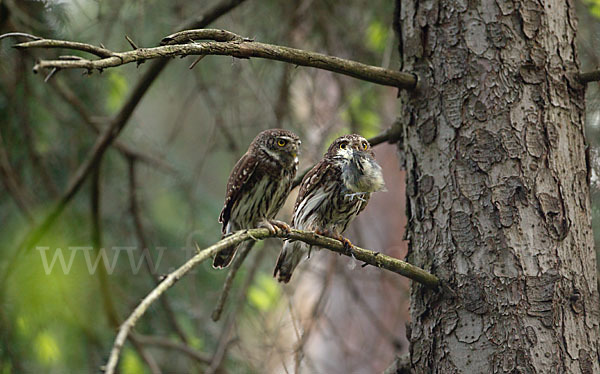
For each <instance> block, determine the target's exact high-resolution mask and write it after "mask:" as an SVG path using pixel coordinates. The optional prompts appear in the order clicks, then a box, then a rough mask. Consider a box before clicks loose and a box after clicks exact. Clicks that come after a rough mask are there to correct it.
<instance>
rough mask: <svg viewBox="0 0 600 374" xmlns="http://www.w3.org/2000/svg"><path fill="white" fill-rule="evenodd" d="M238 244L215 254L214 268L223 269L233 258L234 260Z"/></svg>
mask: <svg viewBox="0 0 600 374" xmlns="http://www.w3.org/2000/svg"><path fill="white" fill-rule="evenodd" d="M237 247H238V244H236V245H232V246H230V247H227V248H225V249H223V250H221V251H220V252H219V253H217V254H216V255H215V258H214V259H213V264H212V266H213V268H215V269H222V268H226V267H227V266H229V264H230V263H231V260H233V256H235V251H236V250H237Z"/></svg>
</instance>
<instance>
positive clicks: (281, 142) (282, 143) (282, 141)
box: [277, 139, 287, 147]
mask: <svg viewBox="0 0 600 374" xmlns="http://www.w3.org/2000/svg"><path fill="white" fill-rule="evenodd" d="M286 144H287V142H286V141H285V140H284V139H279V140H277V145H278V146H280V147H283V146H284V145H286Z"/></svg>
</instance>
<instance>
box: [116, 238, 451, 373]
mask: <svg viewBox="0 0 600 374" xmlns="http://www.w3.org/2000/svg"><path fill="white" fill-rule="evenodd" d="M270 237H278V238H284V239H291V240H300V241H303V242H305V243H307V244H311V245H314V246H317V247H321V248H326V249H329V250H331V251H334V252H337V253H340V254H343V255H346V256H351V257H353V258H355V259H356V260H358V261H362V262H365V263H368V264H370V265H373V266H377V267H379V268H382V269H386V270H389V271H393V272H395V273H398V274H401V275H404V276H406V277H408V278H410V279H412V280H414V281H417V282H419V283H422V284H423V285H425V286H427V287H431V288H437V287H438V286H439V284H440V281H439V279H438V278H437V277H436V276H435V275H432V274H430V273H428V272H426V271H425V270H423V269H420V268H418V267H416V266H414V265H411V264H409V263H407V262H404V261H401V260H398V259H395V258H392V257H389V256H386V255H383V254H380V253H379V252H374V251H371V250H368V249H363V248H359V247H356V246H353V247H352V248H351V250H350V251H347V250H346V249H345V248H344V245H343V244H342V242H341V241H339V240H336V239H331V238H328V237H325V236H321V235H317V234H315V233H313V232H310V231H301V230H296V229H291V230H290V231H289V232H283V231H277V232H276V233H275V234H272V233H270V232H269V230H268V229H262V228H261V229H250V230H243V231H238V232H236V233H234V234H233V235H231V236H228V237H226V238H224V239H222V240H220V241H219V242H217V243H216V244H213V245H211V246H210V247H208V248H206V249H204V250H199V252H198V254H196V255H195V256H194V257H192V258H191V259H190V260H188V261H187V262H186V263H185V264H183V265H181V266H180V267H179V268H178V269H176V270H175V271H173V272H172V273H170V274H169V275H168V276H167V277H166V278H165V279H164V280H163V281H162V282H161V283H160V284H159V285H158V286H156V287H155V288H154V289H153V290H152V291H151V292H150V293H149V294H148V295H147V296H146V297H145V298H144V299H143V300H142V301H141V302H140V304H139V305H138V306H137V307H136V308H135V309H134V310H133V312H132V313H131V314H130V316H129V317H128V318H127V319H126V320H125V321H124V322H123V324H122V325H121V327H120V328H119V333H118V334H117V337H116V339H115V342H114V344H113V348H112V350H111V352H110V356H109V359H108V363H107V365H106V374H113V373H114V370H115V368H116V365H117V362H118V360H119V355H120V353H121V349H122V348H123V344H124V343H125V340H126V339H127V336H128V335H129V332H130V331H131V329H132V328H133V327H134V326H135V324H136V323H137V321H138V320H139V319H140V318H141V317H142V316H143V315H144V313H146V311H147V310H148V308H149V307H150V305H152V304H153V303H154V302H155V301H156V300H157V299H158V298H159V297H160V296H161V295H162V294H163V293H164V292H165V291H166V290H167V289H169V288H170V287H171V286H173V285H174V284H175V282H177V281H178V280H179V279H181V277H183V276H184V275H185V274H187V273H188V272H189V271H190V270H192V269H193V268H194V267H195V266H196V265H198V264H200V263H202V262H203V261H205V260H207V259H208V258H210V257H211V256H213V255H215V254H216V253H218V252H219V251H221V250H223V249H224V248H227V247H230V246H232V245H236V244H239V243H241V242H243V241H245V240H248V239H256V240H262V239H266V238H270Z"/></svg>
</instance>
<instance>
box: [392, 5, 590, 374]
mask: <svg viewBox="0 0 600 374" xmlns="http://www.w3.org/2000/svg"><path fill="white" fill-rule="evenodd" d="M397 13H398V15H397V16H398V17H399V21H400V27H399V30H400V31H401V44H400V45H401V49H402V52H403V56H404V68H405V70H406V71H414V72H416V73H417V74H418V75H419V77H420V78H421V80H420V82H419V87H418V90H417V91H416V92H410V93H404V94H403V95H402V99H403V103H404V109H403V113H404V116H405V118H406V121H407V126H406V127H405V133H404V141H403V152H404V154H405V157H406V169H407V175H408V178H407V195H408V202H407V215H408V219H409V224H408V227H407V236H408V239H409V240H410V245H409V247H410V256H409V260H410V262H412V263H413V264H415V265H417V266H420V267H423V268H424V269H426V270H429V271H430V272H432V273H433V274H435V275H437V276H438V277H439V278H440V279H441V280H442V281H443V282H446V283H447V284H448V286H449V287H450V288H451V289H452V290H453V291H454V293H452V292H448V291H446V292H434V291H431V290H427V289H425V288H424V287H422V286H420V285H419V284H416V283H415V284H413V287H412V294H411V317H412V321H411V328H412V331H411V332H410V334H409V339H410V341H411V348H410V353H411V364H412V368H413V370H414V372H416V373H487V372H490V373H509V372H510V373H513V372H518V373H586V374H591V373H600V366H599V365H598V335H599V333H598V290H597V284H596V260H595V253H594V245H593V237H592V232H591V225H590V200H589V185H588V169H587V165H586V146H585V141H584V133H583V126H584V87H583V86H581V85H580V84H579V83H578V82H577V80H576V79H574V76H575V75H574V74H575V73H576V72H577V71H578V62H577V51H576V46H575V32H576V27H577V23H576V18H575V14H574V4H573V2H572V1H566V2H565V1H563V0H550V1H535V0H533V1H532V0H521V1H510V0H496V1H492V0H485V1H482V0H472V1H466V0H454V1H442V0H428V1H423V0H421V1H418V0H408V1H402V0H401V10H400V11H399V12H397ZM396 21H398V20H396Z"/></svg>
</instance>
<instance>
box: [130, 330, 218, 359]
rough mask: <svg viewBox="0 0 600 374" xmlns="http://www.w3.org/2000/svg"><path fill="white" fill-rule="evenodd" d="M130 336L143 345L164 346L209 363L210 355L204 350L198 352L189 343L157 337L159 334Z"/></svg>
mask: <svg viewBox="0 0 600 374" xmlns="http://www.w3.org/2000/svg"><path fill="white" fill-rule="evenodd" d="M132 336H135V338H136V340H137V341H138V342H139V343H141V344H143V345H152V346H156V347H161V348H166V349H173V350H176V351H180V352H182V353H184V354H186V355H187V356H189V357H191V358H192V359H194V360H196V361H198V362H201V363H203V364H209V363H210V355H209V354H207V353H204V352H198V351H197V350H195V349H193V348H192V347H190V346H189V345H187V344H185V343H180V342H176V341H173V340H171V339H168V338H163V337H159V336H148V335H140V334H132Z"/></svg>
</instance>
